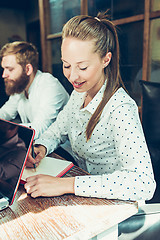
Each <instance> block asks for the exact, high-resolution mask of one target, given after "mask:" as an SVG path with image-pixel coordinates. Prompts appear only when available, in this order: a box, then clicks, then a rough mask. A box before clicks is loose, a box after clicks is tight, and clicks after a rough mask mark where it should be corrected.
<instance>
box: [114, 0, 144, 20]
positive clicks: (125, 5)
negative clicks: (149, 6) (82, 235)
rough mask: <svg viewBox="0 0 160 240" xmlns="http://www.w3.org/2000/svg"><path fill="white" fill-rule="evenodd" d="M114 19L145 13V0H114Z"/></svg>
mask: <svg viewBox="0 0 160 240" xmlns="http://www.w3.org/2000/svg"><path fill="white" fill-rule="evenodd" d="M112 2H113V3H112V6H113V9H112V16H113V19H120V18H126V17H131V16H135V15H138V14H143V13H144V0H134V1H133V0H131V1H128V0H112Z"/></svg>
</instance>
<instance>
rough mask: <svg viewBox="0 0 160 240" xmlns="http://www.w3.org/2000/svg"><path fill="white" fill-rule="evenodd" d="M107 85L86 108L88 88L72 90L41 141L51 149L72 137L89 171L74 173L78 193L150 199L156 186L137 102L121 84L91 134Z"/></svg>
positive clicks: (79, 158)
mask: <svg viewBox="0 0 160 240" xmlns="http://www.w3.org/2000/svg"><path fill="white" fill-rule="evenodd" d="M104 89H105V84H104V85H103V86H102V88H101V89H100V90H99V92H98V93H97V94H96V96H95V97H94V98H93V99H92V101H91V102H90V103H89V104H88V105H87V106H86V107H85V108H82V105H83V102H84V98H85V95H86V93H78V92H76V91H73V92H72V94H71V97H70V100H69V102H68V103H67V105H66V106H65V107H64V109H63V110H62V111H61V112H60V113H59V115H58V117H57V120H56V122H55V123H53V124H52V125H51V126H50V127H49V128H48V130H47V131H46V132H45V133H44V134H43V135H42V136H41V138H40V139H39V140H37V141H36V144H42V145H44V146H46V148H47V151H48V152H47V153H50V152H52V151H54V150H55V149H56V148H57V147H58V146H59V144H61V143H62V142H64V141H65V140H66V139H69V141H70V143H71V147H72V151H73V156H74V158H75V160H76V162H77V164H78V166H79V167H81V168H82V169H84V170H86V171H87V172H89V173H90V175H86V176H78V177H76V178H75V194H76V195H79V196H86V197H98V198H108V199H123V200H148V199H151V198H152V196H153V193H154V191H155V187H156V183H155V180H154V175H153V170H152V165H151V159H150V155H149V152H148V148H147V145H146V141H145V137H144V133H143V130H142V126H141V122H140V119H139V113H138V107H137V105H136V103H135V101H134V100H133V99H132V98H130V96H129V95H128V94H127V93H126V92H125V90H124V89H122V88H120V89H118V90H117V91H116V93H115V94H114V95H113V96H112V97H111V98H110V100H109V101H108V103H107V104H106V106H105V108H104V110H103V112H102V115H101V117H100V120H99V122H98V123H97V125H96V127H95V129H94V131H93V133H92V136H91V138H90V139H89V141H88V142H87V141H86V135H85V130H86V126H87V123H88V121H89V119H90V117H91V115H92V114H93V113H94V111H95V109H96V108H97V106H98V104H99V103H100V101H101V99H102V97H103V93H104Z"/></svg>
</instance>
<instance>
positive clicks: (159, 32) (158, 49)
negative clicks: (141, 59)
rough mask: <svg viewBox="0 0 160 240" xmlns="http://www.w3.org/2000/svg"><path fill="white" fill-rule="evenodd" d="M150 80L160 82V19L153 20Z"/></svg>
mask: <svg viewBox="0 0 160 240" xmlns="http://www.w3.org/2000/svg"><path fill="white" fill-rule="evenodd" d="M149 62H150V64H149V67H150V68H149V79H148V80H149V81H152V82H160V19H155V20H152V21H151V28H150V59H149Z"/></svg>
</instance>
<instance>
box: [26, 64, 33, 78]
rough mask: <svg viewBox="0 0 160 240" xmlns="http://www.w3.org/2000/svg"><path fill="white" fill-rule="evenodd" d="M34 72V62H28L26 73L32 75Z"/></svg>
mask: <svg viewBox="0 0 160 240" xmlns="http://www.w3.org/2000/svg"><path fill="white" fill-rule="evenodd" d="M32 72H33V67H32V64H30V63H28V64H26V74H27V76H30V75H31V74H32Z"/></svg>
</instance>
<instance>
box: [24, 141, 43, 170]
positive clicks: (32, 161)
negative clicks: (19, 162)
mask: <svg viewBox="0 0 160 240" xmlns="http://www.w3.org/2000/svg"><path fill="white" fill-rule="evenodd" d="M46 152H47V149H46V147H45V146H43V145H36V147H34V155H35V158H33V157H32V150H31V151H30V153H29V155H28V158H27V162H26V165H25V166H26V167H30V168H33V167H34V165H35V166H36V167H37V166H38V165H39V163H40V161H41V160H42V159H43V158H44V157H45V155H46Z"/></svg>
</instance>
